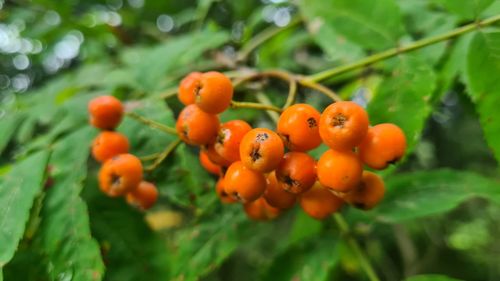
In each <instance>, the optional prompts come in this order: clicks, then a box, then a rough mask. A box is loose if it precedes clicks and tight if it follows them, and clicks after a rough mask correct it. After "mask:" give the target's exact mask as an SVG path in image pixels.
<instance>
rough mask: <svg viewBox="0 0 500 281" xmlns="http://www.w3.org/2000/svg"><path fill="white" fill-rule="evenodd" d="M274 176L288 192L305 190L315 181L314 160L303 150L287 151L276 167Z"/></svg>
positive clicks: (294, 192) (297, 192) (296, 192)
mask: <svg viewBox="0 0 500 281" xmlns="http://www.w3.org/2000/svg"><path fill="white" fill-rule="evenodd" d="M276 178H277V179H278V182H279V183H280V185H281V187H282V188H283V189H284V190H286V191H288V192H290V193H293V194H300V193H302V192H305V191H307V190H308V189H309V188H311V186H313V184H314V182H315V181H316V161H314V159H313V158H312V157H311V156H309V155H308V154H307V153H304V152H288V153H286V154H285V156H283V160H282V161H281V163H280V164H279V165H278V167H277V168H276Z"/></svg>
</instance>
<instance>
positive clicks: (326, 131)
mask: <svg viewBox="0 0 500 281" xmlns="http://www.w3.org/2000/svg"><path fill="white" fill-rule="evenodd" d="M368 126H369V121H368V114H367V113H366V111H365V110H364V109H363V108H362V107H361V106H359V105H357V104H356V103H354V102H352V101H339V102H336V103H333V104H331V105H329V106H328V107H327V108H326V109H325V110H324V111H323V113H322V114H321V118H320V121H319V134H320V136H321V139H322V140H323V142H324V143H325V144H326V145H328V146H329V147H330V148H332V149H335V150H352V149H353V148H354V147H355V146H357V145H358V144H360V143H361V141H363V139H364V137H365V135H366V132H367V131H368Z"/></svg>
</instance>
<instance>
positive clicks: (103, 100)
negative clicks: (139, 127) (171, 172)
mask: <svg viewBox="0 0 500 281" xmlns="http://www.w3.org/2000/svg"><path fill="white" fill-rule="evenodd" d="M88 110H89V114H90V124H91V125H92V126H94V127H96V128H99V129H102V130H112V129H114V128H116V127H117V126H118V125H119V124H120V122H121V121H122V117H123V105H122V103H121V102H120V100H118V99H117V98H115V97H113V96H100V97H97V98H94V99H92V100H91V101H90V102H89V104H88Z"/></svg>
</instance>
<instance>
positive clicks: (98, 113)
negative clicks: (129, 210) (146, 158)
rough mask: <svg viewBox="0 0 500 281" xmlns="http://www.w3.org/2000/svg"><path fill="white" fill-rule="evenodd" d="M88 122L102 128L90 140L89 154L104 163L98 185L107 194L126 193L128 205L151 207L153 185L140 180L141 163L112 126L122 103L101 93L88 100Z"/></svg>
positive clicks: (117, 121) (154, 194)
mask: <svg viewBox="0 0 500 281" xmlns="http://www.w3.org/2000/svg"><path fill="white" fill-rule="evenodd" d="M88 110H89V114H90V124H91V125H92V126H94V127H96V128H98V129H101V130H102V131H101V132H100V133H99V135H98V136H97V137H96V138H95V139H94V140H93V142H92V156H93V157H94V159H95V160H96V161H98V162H101V163H103V164H102V166H101V169H100V170H99V187H100V189H101V191H102V192H104V193H105V194H107V195H108V196H110V197H118V196H126V200H127V202H128V203H129V204H131V205H133V206H136V207H138V208H140V209H143V210H145V209H149V208H151V207H152V206H153V205H154V203H155V202H156V199H157V197H158V190H157V189H156V186H155V185H154V184H152V183H150V182H147V181H144V180H143V169H142V163H141V161H140V160H139V158H137V157H136V156H134V155H132V154H129V153H128V152H129V141H128V139H127V137H126V136H124V135H123V134H120V133H118V132H116V131H114V129H115V128H116V127H117V126H118V125H119V124H120V122H121V120H122V118H123V112H124V109H123V105H122V103H121V102H120V101H119V100H118V99H116V98H115V97H112V96H100V97H97V98H95V99H93V100H91V101H90V102H89V105H88Z"/></svg>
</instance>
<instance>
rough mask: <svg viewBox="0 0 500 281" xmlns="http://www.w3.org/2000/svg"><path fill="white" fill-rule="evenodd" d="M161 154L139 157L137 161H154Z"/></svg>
mask: <svg viewBox="0 0 500 281" xmlns="http://www.w3.org/2000/svg"><path fill="white" fill-rule="evenodd" d="M160 153H161V152H156V153H152V154H148V155H144V156H139V159H140V160H141V161H143V162H144V161H151V160H154V159H156V158H158V155H160Z"/></svg>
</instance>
